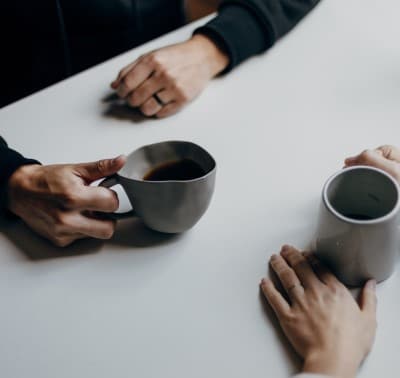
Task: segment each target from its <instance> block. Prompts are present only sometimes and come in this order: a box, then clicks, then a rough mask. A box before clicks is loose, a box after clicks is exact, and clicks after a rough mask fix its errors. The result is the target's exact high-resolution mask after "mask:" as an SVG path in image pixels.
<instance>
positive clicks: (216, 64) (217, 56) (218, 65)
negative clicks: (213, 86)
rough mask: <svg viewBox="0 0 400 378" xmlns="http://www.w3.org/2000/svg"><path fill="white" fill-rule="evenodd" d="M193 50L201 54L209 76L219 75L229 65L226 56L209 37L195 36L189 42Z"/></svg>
mask: <svg viewBox="0 0 400 378" xmlns="http://www.w3.org/2000/svg"><path fill="white" fill-rule="evenodd" d="M189 42H190V43H191V44H193V45H194V46H195V49H196V50H197V51H199V52H201V53H202V55H203V59H202V61H203V62H204V63H205V64H207V65H208V67H209V70H210V76H211V77H214V76H217V75H218V74H219V73H221V72H222V71H223V70H224V69H225V68H226V67H228V65H229V57H228V55H227V54H226V53H225V52H224V51H223V50H222V49H221V48H220V47H219V46H218V45H217V44H216V43H215V42H214V41H213V40H212V39H210V38H209V37H207V36H205V35H203V34H195V35H193V36H192V38H191V39H190V40H189Z"/></svg>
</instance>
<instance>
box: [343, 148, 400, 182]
mask: <svg viewBox="0 0 400 378" xmlns="http://www.w3.org/2000/svg"><path fill="white" fill-rule="evenodd" d="M357 165H368V166H371V167H375V168H379V169H382V170H383V171H385V172H387V173H389V174H390V175H392V176H393V177H394V178H395V179H396V180H397V181H399V182H400V150H399V149H398V148H396V147H394V146H389V145H385V146H381V147H378V148H376V149H374V150H364V151H363V152H361V153H360V154H358V155H356V156H352V157H348V158H347V159H345V167H352V166H357Z"/></svg>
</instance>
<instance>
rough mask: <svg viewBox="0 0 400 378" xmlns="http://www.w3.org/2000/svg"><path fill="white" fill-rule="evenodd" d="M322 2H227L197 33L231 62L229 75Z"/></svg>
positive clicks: (302, 0)
mask: <svg viewBox="0 0 400 378" xmlns="http://www.w3.org/2000/svg"><path fill="white" fill-rule="evenodd" d="M318 2H319V0H225V1H223V2H222V4H221V6H220V9H219V12H218V15H217V17H215V18H214V19H213V20H211V21H210V22H209V23H208V24H206V25H205V26H203V27H201V28H199V29H197V30H196V31H195V33H201V34H205V35H207V36H208V37H209V38H211V39H212V40H213V41H214V42H215V43H216V44H217V45H218V46H220V48H222V49H223V50H224V51H225V52H226V53H227V54H228V56H229V58H230V64H229V66H228V68H227V69H226V70H225V72H226V71H229V70H231V69H232V68H234V67H235V66H237V65H238V64H240V63H241V62H243V61H244V60H246V59H247V58H249V57H251V56H253V55H256V54H260V53H262V52H264V51H266V50H267V49H268V48H270V47H271V46H272V45H273V44H274V43H275V42H276V41H277V40H278V39H279V38H280V37H282V36H283V35H285V34H286V33H287V32H288V31H290V30H291V29H292V28H293V27H294V26H295V25H296V24H297V23H298V22H299V21H300V20H301V19H302V18H303V17H304V16H305V15H306V14H307V13H308V12H310V11H311V10H312V9H313V8H314V7H315V5H317V3H318Z"/></svg>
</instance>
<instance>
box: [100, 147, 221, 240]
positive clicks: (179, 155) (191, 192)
mask: <svg viewBox="0 0 400 378" xmlns="http://www.w3.org/2000/svg"><path fill="white" fill-rule="evenodd" d="M215 177H216V162H215V160H214V159H213V157H212V156H211V155H210V154H209V153H208V152H207V151H206V150H205V149H203V148H202V147H200V146H198V145H196V144H194V143H191V142H184V141H167V142H161V143H155V144H151V145H147V146H143V147H141V148H139V149H137V150H135V151H133V152H132V153H131V154H130V155H129V156H128V157H127V162H126V164H125V166H124V168H123V169H122V170H121V171H120V172H118V174H114V175H112V176H110V177H107V178H106V179H105V180H104V181H103V182H101V183H100V186H104V187H107V188H111V187H113V186H114V185H117V184H120V185H121V186H122V187H123V189H124V190H125V193H126V194H127V196H128V198H129V201H130V202H131V205H132V211H130V212H128V213H125V214H121V213H116V214H113V216H114V217H116V218H120V217H125V216H128V215H135V216H138V217H139V218H141V219H142V221H143V222H144V223H145V224H146V225H147V226H148V227H149V228H151V229H153V230H156V231H160V232H164V233H180V232H184V231H187V230H188V229H190V228H191V227H193V226H194V225H195V224H196V223H197V222H198V221H199V219H200V218H201V217H202V215H203V214H204V213H205V211H206V210H207V208H208V206H209V204H210V201H211V198H212V195H213V192H214V186H215Z"/></svg>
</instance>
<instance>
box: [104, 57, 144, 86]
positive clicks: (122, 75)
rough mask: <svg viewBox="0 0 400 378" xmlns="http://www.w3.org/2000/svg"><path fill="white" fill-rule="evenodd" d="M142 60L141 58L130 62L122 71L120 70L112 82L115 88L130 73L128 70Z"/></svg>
mask: <svg viewBox="0 0 400 378" xmlns="http://www.w3.org/2000/svg"><path fill="white" fill-rule="evenodd" d="M139 61H140V58H139V59H137V60H135V61H134V62H133V63H131V64H128V65H127V66H126V67H124V68H123V69H122V70H121V71H119V73H118V76H117V78H116V79H115V80H114V81H113V82H112V83H111V86H112V88H113V89H117V88H118V86H119V85H120V83H121V80H122V79H123V78H124V77H125V76H126V75H127V74H128V72H129V71H130V70H131V69H132V68H133V67H135V66H136V65H137V64H138V63H139Z"/></svg>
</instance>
